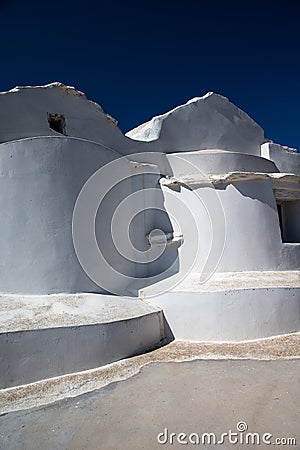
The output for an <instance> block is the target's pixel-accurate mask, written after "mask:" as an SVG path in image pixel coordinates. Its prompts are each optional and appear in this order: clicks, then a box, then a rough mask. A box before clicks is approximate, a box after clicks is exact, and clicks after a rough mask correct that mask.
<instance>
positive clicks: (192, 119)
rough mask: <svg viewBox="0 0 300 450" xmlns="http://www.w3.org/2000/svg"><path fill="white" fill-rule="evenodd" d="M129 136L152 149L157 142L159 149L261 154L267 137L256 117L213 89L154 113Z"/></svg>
mask: <svg viewBox="0 0 300 450" xmlns="http://www.w3.org/2000/svg"><path fill="white" fill-rule="evenodd" d="M126 136H128V137H130V138H131V139H134V140H137V141H144V142H148V143H149V144H150V145H149V151H150V149H151V148H154V145H155V147H156V148H157V151H160V152H165V153H173V152H181V151H189V150H199V149H201V150H205V149H212V148H218V149H220V150H229V151H236V152H241V153H249V154H253V155H260V146H261V144H262V143H263V142H265V141H266V139H265V137H264V131H263V129H262V128H261V127H260V126H259V125H258V124H257V123H256V122H254V120H252V119H251V118H250V117H249V116H248V115H247V114H246V113H245V112H244V111H242V110H241V109H239V108H238V107H237V106H235V105H234V104H233V103H231V102H230V101H229V100H228V99H227V98H226V97H223V96H222V95H219V94H215V93H213V92H209V93H207V94H206V95H204V96H203V97H196V98H194V99H191V100H189V101H188V102H187V103H186V104H185V105H180V106H177V107H176V108H174V109H173V110H171V111H169V112H167V113H165V114H162V115H159V116H156V117H153V118H152V119H151V120H150V121H149V122H146V123H144V124H142V125H140V126H138V127H137V128H134V129H133V130H131V131H129V132H128V133H126ZM152 144H153V145H152ZM153 151H155V150H153Z"/></svg>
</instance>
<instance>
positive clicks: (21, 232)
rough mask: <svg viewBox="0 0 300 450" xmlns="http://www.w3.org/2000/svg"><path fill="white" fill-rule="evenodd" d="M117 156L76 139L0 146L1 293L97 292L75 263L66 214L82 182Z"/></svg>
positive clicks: (69, 215)
mask: <svg viewBox="0 0 300 450" xmlns="http://www.w3.org/2000/svg"><path fill="white" fill-rule="evenodd" d="M117 157H118V154H117V153H116V152H113V151H111V150H107V149H106V148H104V147H102V146H101V145H98V144H96V143H93V142H89V141H85V140H81V139H76V138H66V137H41V138H29V139H23V140H19V141H13V142H9V143H5V144H1V145H0V167H1V176H0V190H1V192H2V195H1V196H0V210H1V215H0V235H1V249H0V254H1V260H0V290H1V292H11V293H24V294H26V293H28V294H41V293H54V292H84V291H86V292H99V291H101V290H100V289H99V287H98V286H97V285H95V284H94V283H93V282H92V281H91V280H90V279H89V278H88V277H87V276H86V274H85V273H84V271H83V270H82V268H81V266H80V264H79V262H78V260H77V257H76V254H75V251H74V247H73V241H72V214H73V208H74V204H75V201H76V198H77V196H78V194H79V192H80V189H81V188H82V186H83V184H84V183H85V181H86V180H87V179H88V178H89V177H90V176H91V175H92V173H94V172H95V171H96V170H97V168H99V167H101V166H103V165H105V164H107V163H108V162H110V161H112V160H114V159H115V158H117Z"/></svg>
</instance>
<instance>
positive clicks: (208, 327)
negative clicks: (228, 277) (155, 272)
mask: <svg viewBox="0 0 300 450" xmlns="http://www.w3.org/2000/svg"><path fill="white" fill-rule="evenodd" d="M151 301H152V302H153V303H155V304H156V305H157V306H159V307H161V308H162V309H163V311H164V315H165V318H166V321H167V323H168V324H169V326H170V328H171V331H172V333H173V334H174V336H175V338H177V339H183V340H185V339H186V340H189V341H190V340H191V341H242V340H249V339H258V338H262V337H268V336H275V335H280V334H286V333H292V332H295V331H299V330H300V288H280V287H277V288H274V289H272V288H260V289H257V288H256V289H236V290H228V291H215V292H199V291H198V292H197V291H181V292H180V291H171V292H168V293H165V294H161V295H160V296H156V297H154V298H153V299H152V300H151Z"/></svg>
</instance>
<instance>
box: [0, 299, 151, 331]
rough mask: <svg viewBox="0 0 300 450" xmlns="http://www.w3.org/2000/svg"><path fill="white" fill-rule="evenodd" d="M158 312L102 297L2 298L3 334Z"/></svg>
mask: <svg viewBox="0 0 300 450" xmlns="http://www.w3.org/2000/svg"><path fill="white" fill-rule="evenodd" d="M156 311H158V308H156V307H155V306H150V304H148V303H146V302H145V301H142V300H139V299H136V298H129V297H127V298H126V297H116V296H112V295H99V294H75V295H68V294H53V295H37V296H30V295H8V294H6V295H5V294H2V295H0V333H7V332H13V331H25V330H29V329H31V330H38V329H43V328H58V327H68V326H79V325H91V324H99V323H107V322H116V321H119V320H126V319H130V318H133V317H139V316H142V315H146V314H150V313H152V312H156Z"/></svg>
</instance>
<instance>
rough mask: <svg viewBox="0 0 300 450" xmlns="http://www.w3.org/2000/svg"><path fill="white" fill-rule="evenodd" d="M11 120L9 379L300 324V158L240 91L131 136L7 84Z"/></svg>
mask: <svg viewBox="0 0 300 450" xmlns="http://www.w3.org/2000/svg"><path fill="white" fill-rule="evenodd" d="M0 124H1V126H0V167H1V177H0V183H1V184H0V192H1V195H0V211H1V215H0V235H1V243H0V252H1V259H0V266H1V267H0V292H1V293H2V296H1V302H2V305H3V308H1V309H2V311H4V312H2V313H1V334H0V345H1V346H2V347H1V348H2V349H5V350H4V351H3V352H2V354H1V358H2V361H1V364H0V367H1V368H2V369H1V370H2V377H1V379H2V380H3V381H2V385H3V386H5V387H7V386H9V385H10V384H20V383H25V382H30V381H35V380H36V379H41V378H46V377H49V376H54V375H60V374H63V373H69V372H74V371H78V370H84V369H87V368H91V367H96V366H99V365H101V364H106V363H108V362H111V361H114V360H117V359H120V358H122V357H125V356H130V355H132V354H134V353H137V352H141V351H145V350H147V349H148V348H150V347H151V346H155V345H158V344H159V343H160V342H161V341H163V340H164V339H172V338H177V339H184V340H194V341H242V340H249V339H258V338H262V337H268V336H274V335H280V334H286V333H291V332H295V331H300V154H299V153H297V151H296V150H295V149H291V148H288V147H284V146H281V145H279V144H275V143H273V142H272V141H271V140H269V139H267V138H266V137H265V136H264V131H263V129H262V128H261V127H260V126H259V125H258V124H257V123H255V122H254V121H253V120H252V119H251V118H250V117H249V116H248V115H247V114H246V113H245V112H243V111H242V110H240V109H239V108H238V107H236V106H235V105H234V104H232V103H231V102H230V101H229V100H228V99H227V98H225V97H223V96H221V95H218V94H214V93H208V94H206V95H205V96H203V97H199V98H194V99H192V100H190V101H189V102H187V103H186V104H185V105H181V106H178V107H177V108H175V109H173V110H172V111H170V112H168V113H166V114H163V115H160V116H157V117H154V118H153V119H151V120H150V121H149V122H147V123H145V124H142V125H140V126H139V127H137V128H135V129H134V130H132V131H130V132H129V133H127V134H126V136H124V135H123V134H122V132H121V131H120V129H119V128H118V126H117V122H116V120H115V119H113V118H112V117H111V116H109V115H108V114H106V113H105V112H104V111H103V110H102V108H101V107H100V106H99V105H97V104H96V103H94V102H91V101H88V100H87V99H86V97H85V95H84V94H82V93H81V92H78V91H77V90H75V89H74V88H72V87H68V86H64V85H62V84H61V83H52V84H49V85H46V86H38V87H19V88H15V89H12V90H10V91H8V92H2V93H0ZM49 354H50V355H53V358H51V361H50V362H49V356H48V355H49ZM37 355H38V356H37ZM66 355H67V356H66ZM20 361H22V364H21V366H22V370H20V369H19V367H20Z"/></svg>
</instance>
